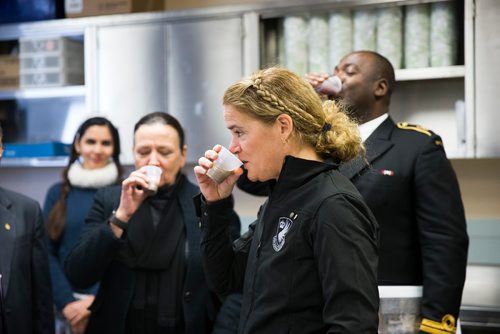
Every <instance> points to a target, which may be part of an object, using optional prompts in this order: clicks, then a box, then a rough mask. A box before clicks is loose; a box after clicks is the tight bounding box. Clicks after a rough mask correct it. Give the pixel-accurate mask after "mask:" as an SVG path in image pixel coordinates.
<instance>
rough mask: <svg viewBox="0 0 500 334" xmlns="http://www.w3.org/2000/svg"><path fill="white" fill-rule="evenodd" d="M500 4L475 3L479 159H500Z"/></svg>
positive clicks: (491, 1) (492, 0)
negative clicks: (499, 97) (499, 105)
mask: <svg viewBox="0 0 500 334" xmlns="http://www.w3.org/2000/svg"><path fill="white" fill-rule="evenodd" d="M499 17H500V1H498V0H476V1H475V17H474V19H475V29H474V37H475V46H474V51H475V77H474V92H475V101H476V103H475V111H476V128H475V135H476V157H478V158H491V157H499V156H500V136H499V134H498V124H500V112H499V110H498V109H499V107H498V95H499V92H500V88H499V87H500V36H499V35H498V32H499V31H500V21H499Z"/></svg>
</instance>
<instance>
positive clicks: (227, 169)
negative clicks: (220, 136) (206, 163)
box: [207, 146, 242, 183]
mask: <svg viewBox="0 0 500 334" xmlns="http://www.w3.org/2000/svg"><path fill="white" fill-rule="evenodd" d="M241 164H242V162H241V161H240V159H238V157H237V156H235V155H234V154H232V153H231V152H230V151H229V150H228V149H227V148H225V147H224V146H222V148H221V150H220V152H219V156H218V157H217V159H216V160H215V161H214V165H213V166H212V168H210V169H209V170H208V171H207V175H208V176H209V177H210V178H211V179H212V180H214V181H215V182H217V183H221V182H222V181H224V180H225V179H226V178H227V177H228V176H229V175H231V173H232V172H233V171H234V170H235V169H236V168H238V167H240V166H241Z"/></svg>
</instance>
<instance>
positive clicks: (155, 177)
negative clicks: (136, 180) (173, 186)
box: [144, 165, 162, 193]
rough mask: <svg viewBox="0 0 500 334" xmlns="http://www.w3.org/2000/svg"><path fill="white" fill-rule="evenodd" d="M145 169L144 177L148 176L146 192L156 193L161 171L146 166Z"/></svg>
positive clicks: (155, 167)
mask: <svg viewBox="0 0 500 334" xmlns="http://www.w3.org/2000/svg"><path fill="white" fill-rule="evenodd" d="M144 168H145V169H146V175H147V176H148V179H149V180H148V190H149V191H151V192H154V193H155V192H157V191H158V185H159V184H160V179H161V173H162V170H161V168H160V167H158V166H152V165H147V166H146V167H144Z"/></svg>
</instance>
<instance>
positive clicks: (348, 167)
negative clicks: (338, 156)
mask: <svg viewBox="0 0 500 334" xmlns="http://www.w3.org/2000/svg"><path fill="white" fill-rule="evenodd" d="M394 128H395V124H394V121H393V120H392V118H391V117H390V116H389V117H388V118H387V119H386V120H385V121H383V122H382V124H380V125H379V126H378V127H377V128H376V129H375V131H373V133H372V134H371V135H370V137H368V138H367V139H366V141H365V148H366V156H360V157H358V158H356V159H354V160H353V161H350V162H348V163H345V164H342V165H341V166H340V167H339V171H340V172H341V173H342V174H344V176H346V177H347V178H348V179H352V178H353V177H354V176H355V175H357V174H359V172H361V171H362V170H363V169H365V168H367V167H368V164H371V163H372V162H373V161H374V160H375V159H377V158H378V157H379V156H381V155H382V154H384V153H385V152H387V151H388V150H389V149H390V148H391V147H392V146H394V143H393V142H392V141H391V137H392V132H393V131H394ZM367 163H368V164H367Z"/></svg>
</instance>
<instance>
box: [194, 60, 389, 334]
mask: <svg viewBox="0 0 500 334" xmlns="http://www.w3.org/2000/svg"><path fill="white" fill-rule="evenodd" d="M223 104H224V120H225V123H226V127H227V128H228V129H229V131H230V132H231V135H232V139H231V143H230V146H229V150H230V151H231V152H232V153H234V154H235V155H237V156H238V158H239V159H240V160H241V161H242V162H243V167H244V168H245V169H246V171H247V172H248V178H249V179H250V180H251V181H269V180H275V181H276V182H275V184H274V186H273V188H272V190H271V193H270V196H269V198H268V199H267V201H266V202H265V203H264V204H263V206H262V207H261V209H260V210H259V213H258V216H257V220H256V221H255V222H254V223H253V224H251V225H250V229H249V231H248V233H246V234H245V235H244V236H242V237H241V238H240V239H238V240H237V241H236V242H235V243H234V245H232V244H231V243H230V242H229V240H228V238H227V234H228V231H229V227H230V225H231V223H232V219H233V217H232V216H231V215H230V214H229V213H230V212H231V210H232V202H231V199H230V195H231V192H232V190H233V187H234V185H235V183H236V181H237V179H238V177H239V176H240V175H241V174H242V169H241V168H238V169H236V170H235V171H234V172H233V174H232V175H230V176H229V177H228V178H227V179H226V180H225V181H223V182H222V183H217V182H215V181H213V180H212V179H211V178H209V177H208V176H207V171H208V170H209V169H210V168H211V167H212V166H213V161H214V160H216V159H217V157H218V152H219V151H220V145H216V146H215V147H214V148H213V149H212V150H208V151H206V153H205V155H204V156H203V157H201V158H200V159H199V162H198V165H197V166H195V167H194V172H195V175H196V178H197V180H198V183H199V186H200V189H201V192H202V194H201V195H200V196H198V197H197V198H196V202H197V206H198V209H199V211H200V213H201V215H200V217H201V228H202V254H203V260H204V266H205V269H206V272H207V275H208V276H207V278H208V281H209V284H210V286H212V287H213V288H214V289H215V291H216V292H217V293H218V294H219V295H221V296H226V295H228V294H230V293H232V292H235V291H239V290H241V289H243V302H242V310H241V318H240V325H239V333H242V334H247V333H252V334H253V333H300V334H308V333H355V334H363V333H367V334H368V333H370V334H373V333H377V325H378V316H377V311H378V305H379V298H378V290H377V280H376V268H377V260H378V256H377V252H378V249H377V242H378V225H377V223H376V221H375V219H374V218H373V215H372V213H371V212H370V210H369V209H368V207H367V206H366V204H365V203H364V201H363V199H362V198H361V195H360V194H359V193H358V191H357V190H356V188H354V186H353V185H352V184H351V183H350V182H349V181H348V180H347V179H346V178H345V177H343V176H342V175H341V174H340V173H339V172H338V171H337V167H338V164H339V163H341V162H343V161H348V160H350V159H353V158H355V157H356V156H357V155H358V153H360V151H362V150H363V148H362V144H361V138H360V137H359V135H358V132H357V128H356V125H355V124H354V123H352V122H351V121H350V120H349V119H348V117H347V116H346V115H345V114H344V113H343V112H341V110H339V107H338V106H337V105H335V104H334V102H328V103H326V104H325V105H322V104H321V101H320V99H319V97H318V96H317V94H316V92H315V91H314V89H313V88H312V87H311V85H310V84H309V83H307V82H306V81H305V80H304V79H302V78H301V77H299V76H298V75H296V74H294V73H292V72H290V71H288V70H286V69H282V68H276V67H273V68H269V69H265V70H261V71H258V72H256V73H255V74H253V75H251V76H249V77H247V78H244V79H242V80H240V81H238V82H236V83H235V84H233V85H232V86H230V87H229V88H228V89H227V90H226V92H225V94H224V98H223Z"/></svg>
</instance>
